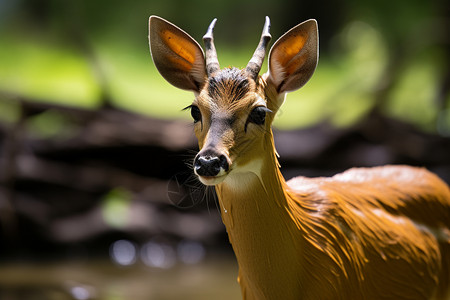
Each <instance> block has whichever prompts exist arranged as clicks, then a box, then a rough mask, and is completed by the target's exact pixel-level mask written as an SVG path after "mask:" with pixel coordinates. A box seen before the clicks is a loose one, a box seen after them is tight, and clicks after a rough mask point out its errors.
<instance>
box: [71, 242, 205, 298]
mask: <svg viewBox="0 0 450 300" xmlns="http://www.w3.org/2000/svg"><path fill="white" fill-rule="evenodd" d="M205 255H206V250H205V247H204V246H203V244H202V243H200V242H196V241H189V240H185V241H181V242H179V243H178V244H177V245H176V246H173V245H172V244H170V243H168V242H160V241H157V240H151V241H149V242H147V243H145V244H144V245H142V246H141V247H140V249H138V246H137V245H136V244H135V243H133V242H131V241H129V240H118V241H115V242H114V243H113V244H112V245H111V247H110V257H111V260H112V261H113V262H114V263H116V264H118V265H121V266H129V265H133V264H135V263H136V262H137V260H138V259H140V260H141V261H142V262H143V263H144V264H145V265H146V266H149V267H153V268H160V269H169V268H171V267H173V266H174V265H175V264H176V263H177V262H178V261H179V262H181V263H184V264H198V263H200V262H201V261H202V260H203V259H204V258H205ZM80 299H81V298H80Z"/></svg>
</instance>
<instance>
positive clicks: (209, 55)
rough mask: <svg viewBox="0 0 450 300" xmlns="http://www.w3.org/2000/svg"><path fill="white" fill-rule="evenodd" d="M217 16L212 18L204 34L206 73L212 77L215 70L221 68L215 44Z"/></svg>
mask: <svg viewBox="0 0 450 300" xmlns="http://www.w3.org/2000/svg"><path fill="white" fill-rule="evenodd" d="M216 21H217V18H215V19H214V20H212V22H211V24H210V25H209V27H208V31H207V32H206V34H205V35H204V36H203V42H204V43H205V48H206V74H207V75H208V77H211V75H213V74H214V73H215V72H217V71H218V70H220V65H219V60H218V59H217V52H216V47H215V46H214V37H213V29H214V25H216Z"/></svg>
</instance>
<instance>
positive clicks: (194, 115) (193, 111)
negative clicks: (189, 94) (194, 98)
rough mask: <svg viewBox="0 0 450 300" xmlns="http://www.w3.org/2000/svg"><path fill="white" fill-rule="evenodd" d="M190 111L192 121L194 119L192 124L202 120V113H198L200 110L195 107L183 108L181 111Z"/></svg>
mask: <svg viewBox="0 0 450 300" xmlns="http://www.w3.org/2000/svg"><path fill="white" fill-rule="evenodd" d="M186 109H191V116H192V119H194V123H197V122H198V121H201V120H202V113H201V112H200V109H199V108H198V106H196V105H189V106H188V107H186V108H184V109H183V110H186Z"/></svg>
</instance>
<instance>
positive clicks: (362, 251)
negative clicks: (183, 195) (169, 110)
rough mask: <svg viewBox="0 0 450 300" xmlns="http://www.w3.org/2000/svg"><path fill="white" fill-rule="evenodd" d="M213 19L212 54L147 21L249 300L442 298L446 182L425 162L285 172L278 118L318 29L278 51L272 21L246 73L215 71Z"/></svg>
mask: <svg viewBox="0 0 450 300" xmlns="http://www.w3.org/2000/svg"><path fill="white" fill-rule="evenodd" d="M216 21H217V19H214V20H213V21H212V22H211V24H210V26H209V27H208V29H207V32H206V34H205V35H204V36H203V41H204V45H205V52H204V51H203V49H202V48H201V46H200V45H199V44H198V43H197V42H196V41H195V40H194V39H193V38H192V37H191V36H190V35H189V34H188V33H186V32H185V31H183V30H182V29H180V28H179V27H177V26H176V25H174V24H172V23H170V22H168V21H166V20H165V19H163V18H160V17H158V16H151V17H150V19H149V44H150V52H151V56H152V59H153V62H154V64H155V66H156V69H157V70H158V71H159V73H160V74H161V75H162V76H163V77H164V78H165V79H166V80H167V81H168V82H169V83H170V84H172V85H173V86H175V87H176V88H179V89H183V90H187V91H191V92H193V93H194V96H195V98H194V100H193V102H192V104H191V105H189V106H188V107H187V109H189V110H190V114H191V116H192V118H193V124H194V125H193V127H194V128H193V131H194V134H195V136H196V138H197V139H198V145H199V152H198V153H197V154H196V156H195V158H194V159H193V163H192V167H193V172H194V174H195V176H196V177H197V178H198V180H199V181H200V182H201V183H202V184H204V185H206V186H213V187H214V189H215V192H216V194H217V198H218V203H219V205H220V213H221V218H222V221H223V223H224V225H225V227H226V230H227V233H228V237H229V241H230V243H231V245H232V248H233V251H234V253H235V256H236V259H237V263H238V267H239V271H238V279H237V281H238V283H239V285H240V289H241V295H242V298H243V299H246V300H256V299H257V300H269V299H270V300H280V299H283V300H291V299H296V300H299V299H376V300H380V299H447V297H449V291H448V289H449V282H450V281H449V278H450V229H449V226H450V189H449V186H448V185H447V184H446V183H445V182H444V181H443V180H442V179H440V178H439V177H438V176H437V175H435V174H434V173H432V172H430V171H428V170H426V169H425V168H423V167H413V166H407V165H385V166H375V167H354V168H351V169H349V170H347V171H344V172H343V173H339V174H336V175H334V176H332V177H317V178H307V177H303V176H299V177H294V178H292V179H290V180H288V181H286V180H285V179H284V177H283V175H282V174H281V171H280V164H279V161H278V159H279V157H278V154H277V151H276V148H275V145H274V139H273V131H272V122H273V120H274V117H275V115H276V113H277V111H278V110H279V108H280V106H281V105H282V104H283V102H284V101H285V97H286V94H287V93H288V92H293V91H295V90H298V89H299V88H301V87H302V86H303V85H305V84H306V82H308V81H309V79H310V78H311V77H312V75H313V73H314V71H315V69H316V66H317V63H318V25H317V21H316V20H313V19H311V20H307V21H305V22H302V23H300V24H299V25H297V26H295V27H293V28H291V29H290V30H289V31H287V32H286V33H285V34H284V35H282V36H281V37H280V38H279V39H278V40H277V41H276V42H275V43H274V44H273V46H272V47H271V49H270V51H269V54H268V70H267V72H266V73H264V74H263V75H260V74H259V73H260V70H261V68H262V64H263V61H264V59H265V56H266V51H267V48H268V44H269V42H270V40H271V35H270V32H269V29H270V19H269V18H268V17H266V20H265V24H264V27H263V31H262V34H261V38H260V41H259V44H258V45H257V48H256V50H255V52H254V54H253V56H252V57H251V59H250V61H249V62H248V64H247V66H246V67H245V68H244V69H238V68H235V67H227V68H223V69H221V68H220V65H219V61H218V57H217V53H216V48H215V46H214V38H213V29H214V27H215V24H216Z"/></svg>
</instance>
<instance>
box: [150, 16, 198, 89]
mask: <svg viewBox="0 0 450 300" xmlns="http://www.w3.org/2000/svg"><path fill="white" fill-rule="evenodd" d="M149 43H150V52H151V54H152V58H153V62H154V63H155V66H156V68H157V69H158V71H159V73H161V75H162V76H163V77H164V78H165V79H166V80H167V81H168V82H169V83H171V84H172V85H174V86H175V87H177V88H180V89H184V90H190V91H194V92H199V91H200V89H201V86H202V85H203V83H204V82H205V78H206V67H205V56H204V54H203V50H202V48H201V47H200V45H199V44H198V43H197V42H196V41H195V40H194V39H193V38H192V37H191V36H190V35H189V34H187V33H186V32H184V31H183V30H181V29H180V28H178V27H177V26H175V25H173V24H171V23H169V22H168V21H166V20H164V19H162V18H160V17H157V16H151V17H150V19H149Z"/></svg>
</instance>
